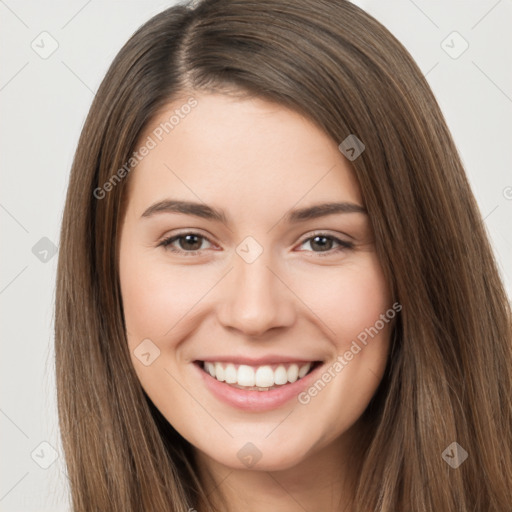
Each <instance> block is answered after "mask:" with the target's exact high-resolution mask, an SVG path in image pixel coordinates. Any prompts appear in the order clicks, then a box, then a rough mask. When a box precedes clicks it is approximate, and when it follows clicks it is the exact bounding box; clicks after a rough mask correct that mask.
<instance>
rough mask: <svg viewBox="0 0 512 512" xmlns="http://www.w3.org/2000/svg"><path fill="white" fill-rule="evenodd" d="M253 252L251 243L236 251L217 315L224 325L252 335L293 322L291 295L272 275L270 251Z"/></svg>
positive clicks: (241, 246)
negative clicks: (226, 287) (223, 299)
mask: <svg viewBox="0 0 512 512" xmlns="http://www.w3.org/2000/svg"><path fill="white" fill-rule="evenodd" d="M247 247H249V250H248V251H247V250H246V251H245V252H244V249H247ZM255 249H256V248H255V247H254V246H252V247H251V246H250V241H249V246H247V245H246V246H244V244H243V243H242V244H240V246H239V247H238V248H237V254H235V255H234V260H233V267H234V268H233V270H232V272H230V276H231V278H230V279H229V280H228V283H227V286H228V290H227V292H226V294H225V295H224V297H225V301H224V304H223V305H222V308H221V310H220V311H221V313H220V314H219V318H220V321H221V323H222V324H223V325H224V326H226V327H234V328H236V329H238V330H240V331H243V332H244V333H246V334H250V335H253V336H254V335H258V334H262V333H263V332H265V331H266V330H268V329H271V328H274V327H279V326H288V325H291V323H292V322H293V321H294V305H293V302H292V295H293V294H291V293H290V292H289V290H287V289H286V286H285V285H284V284H283V283H282V282H281V280H280V279H279V278H278V277H277V276H276V275H275V272H276V271H275V270H274V268H273V267H275V265H273V264H272V261H271V260H272V258H271V254H270V251H261V252H260V254H257V252H256V253H255ZM248 255H249V256H248ZM270 269H272V270H270Z"/></svg>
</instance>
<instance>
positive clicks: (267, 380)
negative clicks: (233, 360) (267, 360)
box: [255, 366, 274, 388]
mask: <svg viewBox="0 0 512 512" xmlns="http://www.w3.org/2000/svg"><path fill="white" fill-rule="evenodd" d="M255 382H256V384H255V385H256V386H258V387H260V388H269V387H271V386H273V385H274V372H273V371H272V368H271V367H270V366H260V367H259V368H258V369H257V370H256V377H255Z"/></svg>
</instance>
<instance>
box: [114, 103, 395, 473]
mask: <svg viewBox="0 0 512 512" xmlns="http://www.w3.org/2000/svg"><path fill="white" fill-rule="evenodd" d="M194 97H195V99H196V100H197V104H195V103H194V104H195V106H193V107H192V108H187V107H183V106H184V105H185V104H186V99H185V100H183V101H181V102H180V101H178V102H174V103H173V104H172V105H169V107H168V108H167V109H166V110H165V111H163V112H162V113H161V115H159V117H158V118H156V119H155V120H154V122H153V123H152V124H151V126H149V127H148V129H147V131H146V133H145V134H143V136H142V137H141V139H140V145H145V146H146V148H147V150H146V151H144V150H142V151H140V152H139V153H140V155H141V161H140V163H139V164H138V165H137V167H136V169H135V170H133V171H131V176H130V178H129V179H130V180H131V181H130V188H129V196H128V203H127V209H126V214H125V217H124V219H123V223H122V229H121V239H120V261H119V266H120V280H121V290H122V298H123V307H124V315H125V321H126V329H127V336H128V343H129V350H130V354H131V359H132V362H133V366H134V368H135V371H136V373H137V375H138V377H139V379H140V382H141V385H142V387H143V388H144V390H145V391H146V393H147V394H148V396H149V397H150V398H151V400H152V401H153V403H154V404H155V405H156V407H158V409H159V410H160V411H161V412H162V414H163V415H164V416H165V417H166V418H167V420H168V421H169V423H171V424H172V425H173V427H174V428H175V429H176V430H177V431H178V432H179V433H180V434H181V435H182V436H183V437H184V438H186V439H187V440H188V441H189V442H190V443H192V445H193V446H194V447H195V448H197V449H198V450H199V452H198V453H199V454H200V456H202V457H206V458H208V459H209V460H211V461H214V462H216V463H219V464H223V465H225V466H229V467H231V468H247V467H252V466H253V465H255V464H256V466H255V467H256V469H260V468H261V469H265V470H277V469H285V468H290V467H293V466H295V465H296V464H298V463H300V462H301V461H304V460H305V459H306V458H307V457H310V456H313V455H314V454H315V453H318V452H319V451H320V450H322V449H323V450H324V451H325V450H326V449H327V450H329V446H330V445H332V446H334V445H333V443H335V442H337V441H339V440H340V439H343V434H344V433H345V432H346V431H347V430H348V429H349V428H350V427H351V426H352V425H353V424H354V423H355V422H356V420H357V419H358V418H359V417H360V416H361V414H362V413H363V411H364V409H365V408H366V406H367V405H368V403H369V401H370V399H371V397H372V396H373V395H374V393H375V391H376V389H377V386H378V384H379V382H380V380H381V377H382V375H383V372H384V368H385V364H386V357H387V353H388V347H389V337H390V332H391V324H392V322H391V321H390V319H391V318H392V317H393V316H394V310H393V309H390V308H391V297H390V294H389V290H388V288H387V286H386V282H385V279H384V276H383V273H382V270H381V267H380V265H379V261H378V260H377V256H376V253H375V248H374V244H373V233H372V231H371V226H370V222H369V218H368V216H367V215H366V213H365V211H364V209H363V208H362V206H363V204H362V198H361V192H360V190H359V187H358V184H357V181H356V178H355V176H354V174H353V171H352V170H351V168H350V166H349V163H348V161H347V160H346V159H345V157H344V156H343V155H342V153H341V152H340V150H339V149H338V146H337V144H336V143H335V142H333V141H332V140H331V139H330V138H329V137H327V136H326V135H325V134H324V133H323V132H322V131H321V130H320V129H319V128H317V127H316V125H314V124H312V123H311V122H310V121H308V120H306V119H304V118H303V117H301V116H300V115H299V114H297V113H295V112H292V111H290V110H288V109H286V108H284V107H282V106H279V105H276V104H273V103H269V102H266V101H264V100H261V99H251V100H247V99H245V100H241V99H234V98H232V97H228V96H225V95H220V94H195V95H194ZM176 110H178V111H179V112H178V114H179V115H178V116H176V115H175V117H174V119H173V121H171V123H172V124H171V123H169V119H170V118H171V116H172V115H173V114H176V112H175V111H176ZM177 119H179V121H177ZM165 123H167V124H165ZM163 126H164V127H165V129H164V128H162V127H163ZM166 132H168V133H166ZM347 135H349V134H347ZM148 137H149V138H148ZM340 142H341V141H340ZM142 153H144V154H145V156H142ZM333 203H336V204H340V206H339V207H332V208H330V209H328V208H323V207H321V205H325V204H333ZM166 240H167V241H166ZM205 362H207V363H208V364H207V365H206V371H205V370H204V369H203V363H205ZM311 369H312V371H311ZM308 370H309V372H310V373H306V372H307V371H308ZM209 371H211V372H212V373H213V374H214V375H216V377H213V376H212V375H210V373H209ZM305 373H306V374H305ZM304 374H305V375H304ZM302 375H304V376H302ZM300 376H302V377H301V378H298V377H300ZM226 380H227V382H226ZM285 382H287V383H286V384H285ZM255 385H257V386H258V389H255V388H253V387H252V386H255ZM268 388H270V389H268ZM260 389H261V390H260Z"/></svg>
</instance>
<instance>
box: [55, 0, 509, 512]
mask: <svg viewBox="0 0 512 512" xmlns="http://www.w3.org/2000/svg"><path fill="white" fill-rule="evenodd" d="M510 319H511V315H510V306H509V303H508V300H507V297H506V294H505V292H504V288H503V286H502V283H501V281H500V276H499V273H498V270H497V265H496V263H495V260H494V257H493V253H492V250H491V247H490V245H489V242H488V239H487V236H486V232H485V228H484V225H483V222H482V218H481V216H480V213H479V210H478V207H477V204H476V201H475V199H474V196H473V195H472V192H471V190H470V187H469V185H468V182H467V179H466V176H465V173H464V170H463V167H462V165H461V161H460V159H459V157H458V154H457V150H456V148H455V146H454V143H453V141H452V138H451V136H450V133H449V131H448V129H447V126H446V122H445V120H444V118H443V116H442V114H441V112H440V110H439V107H438V104H437V103H436V100H435V98H434V96H433V94H432V92H431V90H430V89H429V87H428V84H427V82H426V81H425V79H424V78H423V76H422V74H421V72H420V70H419V69H418V67H417V66H416V64H415V63H414V62H413V60H412V58H411V56H410V55H409V54H408V52H407V51H406V50H405V49H404V47H403V46H402V45H401V44H400V43H399V42H398V41H397V40H396V39H395V38H394V37H393V36H392V35H391V34H390V33H389V32H388V31H387V30H386V29H385V28H384V27H383V26H382V25H381V24H379V23H378V22H377V21H376V20H374V19H373V18H372V17H371V16H369V15H368V14H366V13H365V12H363V11H362V10H361V9H359V8H358V7H356V6H354V5H353V4H351V3H350V2H345V1H337V2H328V1H315V2H313V1H310V0H259V1H258V2H253V1H250V0H204V1H203V2H200V3H199V4H198V5H196V6H195V7H194V8H188V7H186V6H182V5H180V6H176V7H172V8H169V9H167V10H166V11H164V12H162V13H160V14H158V15H157V16H155V17H154V18H152V19H151V20H150V21H148V22H147V23H146V24H145V25H143V26H142V27H141V28H140V29H139V30H138V31H137V32H136V33H135V34H134V35H133V37H132V38H131V39H130V40H129V41H128V42H127V43H126V45H125V46H124V47H123V48H122V50H121V51H120V52H119V54H118V56H117V57H116V58H115V60H114V62H113V64H112V66H111V68H110V69H109V71H108V73H107V75H106V77H105V79H104V81H103V83H102V84H101V86H100V88H99V91H98V93H97V95H96V98H95V100H94V102H93V105H92V107H91V110H90V113H89V116H88V118H87V121H86V124H85V126H84V129H83V132H82V135H81V138H80V141H79V145H78V148H77V152H76V157H75V160H74V164H73V168H72V171H71V177H70V183H69V189H68V196H67V201H66V207H65V211H64V218H63V224H62V232H61V240H60V255H59V268H58V282H57V296H56V358H57V384H58V399H59V415H60V425H61V430H62V438H63V444H64V449H65V456H66V462H67V467H68V473H69V478H70V482H71V492H72V500H73V507H74V510H75V511H77V512H79V511H80V512H81V511H91V510H105V511H112V510H116V511H117V510H118V511H123V512H125V511H133V512H135V511H137V512H139V511H141V510H145V511H146V510H147V511H176V512H178V511H179V512H185V511H193V510H196V511H198V512H213V511H227V512H232V511H239V510H245V511H248V512H257V511H262V510H265V511H266V510H272V511H279V512H288V511H298V510H307V511H322V512H328V511H332V512H334V511H336V512H338V511H346V512H348V511H350V512H354V511H365V512H368V511H378V512H396V511H415V512H420V511H422V512H427V511H428V512H430V511H433V510H436V511H437V510H442V511H443V512H455V511H457V512H460V511H470V510H471V511H473V510H474V511H478V512H483V511H486V512H487V511H488V512H490V511H493V512H498V511H499V512H504V511H506V510H509V509H510V504H511V503H512V455H511V446H512V428H511V427H512V401H511V393H512V344H511V341H512V334H511V322H510Z"/></svg>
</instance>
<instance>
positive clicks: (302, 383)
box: [194, 362, 323, 412]
mask: <svg viewBox="0 0 512 512" xmlns="http://www.w3.org/2000/svg"><path fill="white" fill-rule="evenodd" d="M202 364H203V363H202V362H201V363H199V362H196V363H194V366H195V367H196V368H197V370H198V372H199V374H200V376H201V378H202V379H203V380H204V383H205V385H206V387H207V388H208V389H209V390H210V391H211V393H212V394H213V395H214V396H215V397H216V398H218V399H219V400H221V401H222V402H224V403H226V404H228V405H231V406H232V407H236V408H238V409H242V410H245V411H252V412H262V411H269V410H271V409H277V408H278V407H281V406H282V405H284V404H285V403H287V402H288V401H290V400H291V399H293V398H296V397H297V396H298V395H299V394H300V393H301V392H302V391H304V389H306V388H307V387H308V386H309V385H310V383H311V382H312V381H313V380H314V379H315V378H316V375H317V373H318V371H319V370H320V369H321V368H322V366H323V364H319V365H318V366H317V367H316V368H314V369H313V371H311V372H310V373H308V374H307V375H305V376H304V377H302V378H301V379H299V380H296V381H295V382H293V383H289V384H285V385H284V386H280V387H279V388H276V389H271V390H269V391H252V390H245V389H238V388H235V387H233V386H230V385H229V384H226V383H225V382H220V381H218V380H217V379H216V378H214V377H212V376H211V375H210V374H209V373H207V372H205V371H204V370H203V369H202V367H201V365H202Z"/></svg>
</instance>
